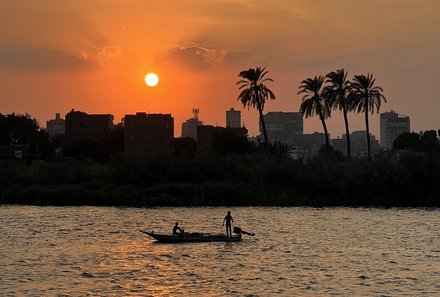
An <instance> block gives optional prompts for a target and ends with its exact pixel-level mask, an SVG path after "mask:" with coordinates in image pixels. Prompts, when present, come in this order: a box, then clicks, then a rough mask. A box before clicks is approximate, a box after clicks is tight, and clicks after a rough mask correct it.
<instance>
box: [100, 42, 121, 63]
mask: <svg viewBox="0 0 440 297" xmlns="http://www.w3.org/2000/svg"><path fill="white" fill-rule="evenodd" d="M121 55H122V47H121V46H117V45H110V46H106V47H104V48H103V49H102V50H101V51H100V52H99V53H98V60H99V62H100V63H101V64H103V65H104V64H106V62H107V61H109V60H112V59H115V58H118V57H120V56H121Z"/></svg>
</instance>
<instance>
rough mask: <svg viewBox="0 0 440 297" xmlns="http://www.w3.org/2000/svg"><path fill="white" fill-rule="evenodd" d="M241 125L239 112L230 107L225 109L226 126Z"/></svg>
mask: <svg viewBox="0 0 440 297" xmlns="http://www.w3.org/2000/svg"><path fill="white" fill-rule="evenodd" d="M240 127H241V112H240V111H239V110H235V109H233V108H231V109H230V110H227V111H226V128H240Z"/></svg>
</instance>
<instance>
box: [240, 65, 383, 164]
mask: <svg viewBox="0 0 440 297" xmlns="http://www.w3.org/2000/svg"><path fill="white" fill-rule="evenodd" d="M267 73H268V71H267V70H266V68H264V67H256V68H250V69H249V70H245V71H242V72H240V74H239V75H238V76H239V77H240V78H242V79H241V80H239V81H238V82H237V85H239V90H241V92H240V94H239V96H238V100H239V101H240V102H241V103H242V104H243V106H244V107H248V108H250V107H253V108H256V109H257V110H258V113H259V120H260V122H261V126H262V130H263V136H264V143H265V145H266V146H267V145H268V143H269V141H268V137H267V131H266V125H265V122H264V117H263V109H264V105H265V103H266V101H267V100H268V99H272V100H273V99H276V97H275V94H274V93H273V92H272V91H271V90H270V89H269V88H268V87H267V86H266V85H265V83H267V82H272V81H273V80H272V79H271V78H268V77H266V75H267ZM347 75H348V73H347V71H345V70H344V69H338V70H336V71H332V72H330V73H328V74H327V75H325V76H323V75H317V76H314V77H313V78H307V79H304V80H303V81H301V83H300V85H299V91H298V95H303V96H302V102H301V105H300V108H299V111H300V112H301V114H302V115H303V116H304V117H306V118H308V117H312V116H317V117H318V118H319V120H320V121H321V124H322V127H323V130H324V134H325V145H326V150H330V142H329V133H328V130H327V125H326V122H325V120H326V119H328V118H330V115H331V111H332V110H336V109H339V110H340V111H341V112H342V114H343V116H344V124H345V133H346V142H347V155H348V158H351V149H350V130H349V124H348V116H347V114H348V113H349V112H358V113H361V112H362V113H364V115H365V128H366V137H367V147H368V158H369V159H370V160H371V144H370V127H369V121H368V120H369V119H368V114H369V113H370V112H371V113H372V114H373V113H374V111H376V112H379V109H380V105H381V103H382V102H386V98H385V96H384V95H383V89H382V87H380V86H377V85H375V83H376V79H374V78H373V75H372V74H367V75H355V76H354V77H353V79H352V80H351V81H350V80H348V79H347Z"/></svg>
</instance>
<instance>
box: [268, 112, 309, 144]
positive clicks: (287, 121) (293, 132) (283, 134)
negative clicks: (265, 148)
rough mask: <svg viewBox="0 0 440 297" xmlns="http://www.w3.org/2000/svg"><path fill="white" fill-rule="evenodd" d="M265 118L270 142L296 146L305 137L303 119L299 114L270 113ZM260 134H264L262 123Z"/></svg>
mask: <svg viewBox="0 0 440 297" xmlns="http://www.w3.org/2000/svg"><path fill="white" fill-rule="evenodd" d="M263 117H264V123H265V124H266V131H267V137H268V138H269V141H281V142H284V143H291V144H295V143H297V142H298V141H299V139H300V138H301V135H303V117H302V114H301V113H299V112H268V113H267V114H265V115H263ZM260 133H261V134H263V128H262V126H261V122H260Z"/></svg>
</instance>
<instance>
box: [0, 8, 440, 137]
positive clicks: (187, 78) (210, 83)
mask: <svg viewBox="0 0 440 297" xmlns="http://www.w3.org/2000/svg"><path fill="white" fill-rule="evenodd" d="M439 30H440V1H438V0H390V1H385V0H382V1H378V0H369V1H357V0H340V1H336V0H332V1H331V0H328V1H321V0H291V1H288V0H284V1H282V0H271V1H266V0H261V1H251V0H247V1H245V0H210V1H206V0H185V1H181V0H175V1H168V0H161V1H155V0H62V1H58V0H23V1H17V0H0V113H3V114H5V113H11V112H17V113H25V112H27V113H29V114H31V115H32V116H33V117H36V118H37V119H38V121H39V122H40V124H41V125H42V126H45V123H46V120H48V119H51V118H54V116H55V113H56V112H60V113H61V114H62V117H63V118H64V116H65V114H66V113H67V112H68V111H70V110H71V109H72V108H74V109H75V110H80V111H84V112H87V113H90V114H92V113H111V114H113V115H114V116H115V123H117V122H119V121H120V120H121V118H122V117H123V116H124V115H125V114H132V113H135V112H136V111H145V112H150V113H171V114H172V115H173V117H174V119H175V136H180V131H181V123H182V122H183V121H185V120H186V119H188V118H190V117H192V111H191V110H192V108H195V107H197V108H200V115H199V117H200V119H201V120H202V121H203V122H204V123H205V124H212V125H222V126H223V125H225V111H226V110H227V109H229V108H230V107H234V108H235V109H239V110H241V111H242V121H243V122H244V124H245V126H246V127H247V128H248V129H249V132H250V133H249V134H250V135H256V134H257V133H258V116H257V112H256V111H254V110H249V111H248V110H247V109H243V108H242V106H241V105H240V104H239V102H238V101H237V96H238V89H237V86H236V82H237V80H238V78H237V75H238V73H239V72H240V71H241V70H245V69H248V68H250V67H252V68H254V67H257V66H262V67H266V68H267V70H269V76H270V77H271V78H273V79H274V82H273V83H269V84H268V86H269V87H270V88H271V89H272V90H273V91H274V93H275V95H276V96H277V99H276V100H275V101H271V102H268V103H267V105H266V109H265V111H266V112H267V111H298V109H299V104H300V97H299V96H298V95H297V91H298V86H299V83H300V81H301V80H303V79H305V78H307V77H312V76H314V75H318V74H326V73H328V72H329V71H332V70H336V69H338V68H345V69H346V70H348V72H349V76H350V77H351V76H352V75H355V74H367V73H373V74H374V77H375V78H376V82H377V84H378V85H380V86H382V87H383V88H384V94H385V96H386V97H387V99H388V103H386V104H384V105H383V106H382V108H381V111H389V110H391V109H393V110H395V111H396V112H398V113H400V114H404V115H409V116H410V117H411V129H412V130H413V131H416V132H419V131H420V130H427V129H436V130H437V129H440V116H439V112H440V96H439V95H438V94H439V92H438V90H437V88H438V87H439V83H438V73H439V72H440V38H439V36H440V35H439V34H440V33H439ZM148 72H156V73H157V74H158V75H159V77H160V82H159V84H158V86H156V87H154V88H150V87H148V86H146V84H145V82H144V77H145V75H146V74H147V73H148ZM349 120H350V123H351V130H352V131H354V130H362V129H364V123H363V118H362V116H359V115H355V114H351V115H350V117H349ZM304 130H305V132H306V133H310V132H313V131H319V132H321V131H322V128H321V126H320V123H319V122H318V120H317V119H307V120H305V121H304ZM371 130H372V132H373V133H374V134H375V135H376V137H377V138H379V116H378V115H374V116H372V120H371ZM329 132H330V134H331V136H332V137H337V136H340V135H341V134H342V133H343V132H344V128H343V122H342V116H341V115H340V114H339V112H334V113H333V115H332V118H331V119H330V120H329Z"/></svg>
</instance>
